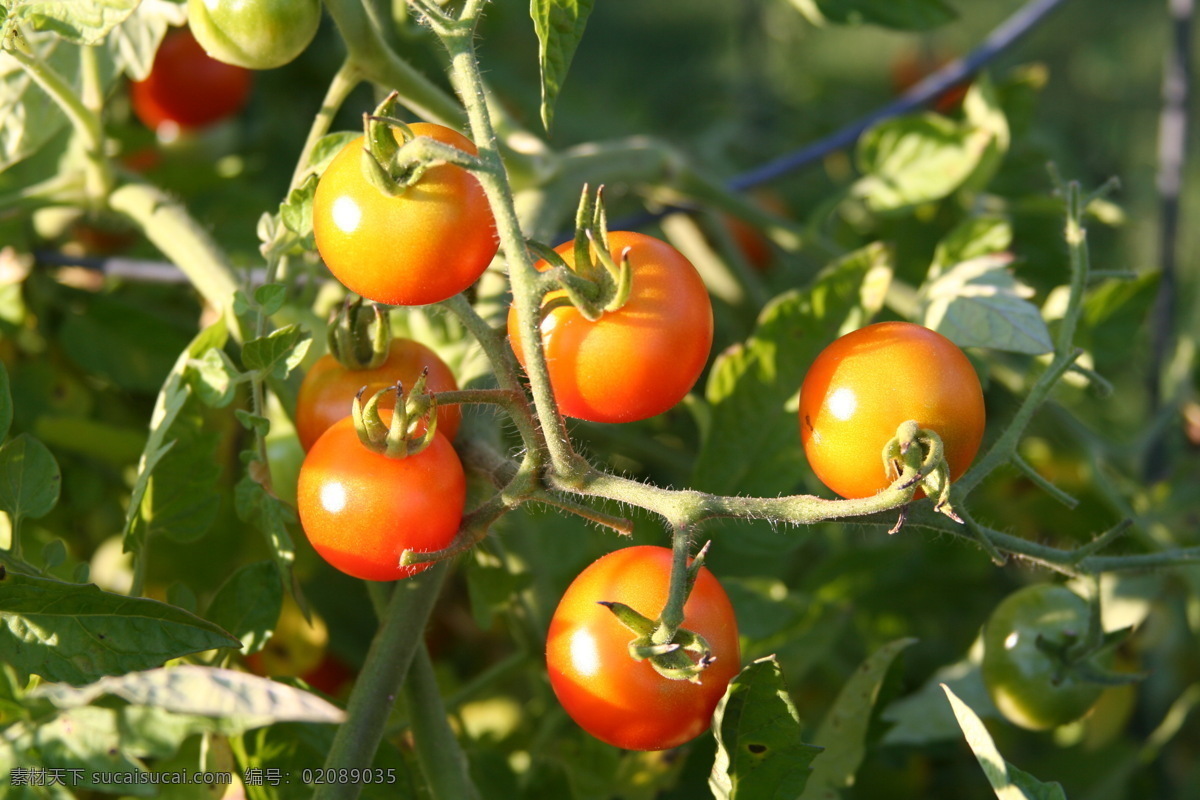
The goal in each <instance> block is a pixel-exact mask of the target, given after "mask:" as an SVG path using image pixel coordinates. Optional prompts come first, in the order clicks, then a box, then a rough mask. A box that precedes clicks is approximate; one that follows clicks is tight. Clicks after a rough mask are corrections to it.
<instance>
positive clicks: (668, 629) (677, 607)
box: [651, 528, 692, 644]
mask: <svg viewBox="0 0 1200 800" xmlns="http://www.w3.org/2000/svg"><path fill="white" fill-rule="evenodd" d="M691 548H692V536H691V530H690V529H689V528H675V529H673V530H672V531H671V582H670V585H669V588H668V589H667V604H666V605H665V606H664V607H663V610H662V614H660V615H659V618H658V619H659V626H658V627H657V628H655V629H654V633H653V634H652V635H651V641H653V642H654V643H655V644H666V643H668V642H670V641H672V640H674V638H675V633H676V632H677V631H678V630H679V628H680V627H681V626H682V625H683V604H684V603H686V602H687V596H688V588H689V587H688V574H687V572H688V557H689V556H691Z"/></svg>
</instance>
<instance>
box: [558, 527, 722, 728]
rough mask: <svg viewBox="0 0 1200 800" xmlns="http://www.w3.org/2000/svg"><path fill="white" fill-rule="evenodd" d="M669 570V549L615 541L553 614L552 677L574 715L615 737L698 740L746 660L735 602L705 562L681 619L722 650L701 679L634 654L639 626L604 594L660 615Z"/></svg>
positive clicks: (644, 612)
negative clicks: (661, 669) (673, 676)
mask: <svg viewBox="0 0 1200 800" xmlns="http://www.w3.org/2000/svg"><path fill="white" fill-rule="evenodd" d="M670 579H671V551H670V549H668V548H666V547H651V546H646V545H643V546H639V547H626V548H623V549H621V550H616V551H613V552H612V553H609V554H608V555H606V556H603V557H602V558H600V559H599V560H597V561H595V562H593V563H592V564H591V565H590V566H589V567H588V568H587V569H585V570H584V571H583V572H581V573H579V575H578V576H577V577H576V578H575V580H574V581H572V583H571V585H570V586H569V587H568V588H567V591H566V593H565V594H563V596H562V600H560V601H559V604H558V608H557V609H556V610H555V611H554V616H553V617H552V618H551V619H550V630H549V632H548V634H547V637H546V670H547V674H548V675H549V677H550V686H551V687H553V689H554V694H555V696H557V697H558V701H559V702H560V703H562V706H563V708H564V709H565V710H566V712H567V713H568V714H570V715H571V719H573V720H575V721H576V722H577V723H579V726H580V727H581V728H583V729H584V730H585V731H587V732H588V733H590V734H591V735H592V736H595V737H596V738H597V739H600V740H601V741H604V742H608V743H609V744H611V745H615V746H617V747H624V748H626V749H628V750H666V749H668V748H671V747H678V746H679V745H681V744H683V743H685V742H688V741H691V740H692V739H695V738H696V737H697V736H699V735H700V734H702V733H704V731H706V730H708V726H709V723H710V722H711V721H712V715H713V711H714V709H716V707H717V702H718V701H720V699H721V696H722V695H724V694H725V687H726V686H728V685H729V682H730V681H731V680H733V678H734V677H735V676H736V675H737V674H738V671H739V669H740V667H741V665H740V663H739V662H740V653H739V650H738V628H737V619H736V618H735V617H734V613H733V606H732V605H731V604H730V602H729V597H728V595H726V594H725V590H724V589H723V588H722V587H721V584H720V582H718V581H717V579H716V578H715V577H714V576H713V574H712V573H711V572H709V571H708V570H707V569H705V568H701V570H700V573H699V575H698V576H697V578H696V584H695V586H694V587H693V588H692V593H691V594H690V595H689V596H688V599H687V602H686V603H684V606H683V615H684V619H683V627H684V628H687V629H688V630H690V631H694V632H695V633H698V634H700V635H701V636H703V637H704V639H705V641H707V642H708V646H709V647H710V648H712V655H713V657H714V658H715V659H716V660H715V661H713V663H712V665H711V666H709V667H708V669H706V670H704V671H703V672H702V673H700V682H699V683H690V682H688V681H674V680H669V679H667V678H664V677H663V676H662V675H659V674H658V673H657V672H655V671H654V667H652V666H651V665H650V663H649V662H647V661H634V660H633V659H632V658H631V657H630V655H629V642H630V641H631V640H632V639H633V638H635V634H634V633H633V632H632V631H630V630H629V628H627V627H625V626H624V625H623V624H622V623H621V622H620V621H619V620H618V619H617V618H616V617H615V616H613V613H612V612H611V611H609V610H608V609H607V608H605V607H604V606H602V605H600V603H601V602H610V603H614V602H615V603H624V604H625V605H627V606H629V607H631V608H633V609H634V610H635V611H637V612H639V613H641V614H642V615H643V616H645V617H648V618H650V619H653V618H655V617H657V616H658V615H659V614H660V613H661V612H662V609H663V606H664V604H665V603H666V602H667V588H668V584H669V583H670Z"/></svg>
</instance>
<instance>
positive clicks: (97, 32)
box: [9, 0, 138, 45]
mask: <svg viewBox="0 0 1200 800" xmlns="http://www.w3.org/2000/svg"><path fill="white" fill-rule="evenodd" d="M137 4H138V0H89V2H86V3H80V2H78V0H20V2H15V3H12V4H10V8H9V15H10V16H11V17H12V18H14V19H16V20H17V21H19V22H22V23H24V24H27V25H30V26H32V27H33V29H34V30H37V31H52V32H54V33H56V34H58V35H59V36H61V37H62V38H64V39H66V40H67V41H69V42H72V43H73V44H82V45H93V44H99V43H100V42H101V41H103V39H104V37H105V36H107V35H108V33H109V31H111V30H112V29H113V28H115V27H116V26H117V25H119V24H121V23H122V22H123V21H124V20H125V18H126V17H128V16H129V15H130V14H131V13H133V10H134V8H136V7H137Z"/></svg>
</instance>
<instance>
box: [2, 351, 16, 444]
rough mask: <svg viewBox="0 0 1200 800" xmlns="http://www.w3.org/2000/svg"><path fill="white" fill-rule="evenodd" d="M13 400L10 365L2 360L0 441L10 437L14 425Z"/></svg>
mask: <svg viewBox="0 0 1200 800" xmlns="http://www.w3.org/2000/svg"><path fill="white" fill-rule="evenodd" d="M12 420H13V402H12V390H11V389H10V388H9V385H8V367H6V366H4V363H3V362H0V442H3V441H4V440H5V438H7V437H8V429H9V428H11V427H12Z"/></svg>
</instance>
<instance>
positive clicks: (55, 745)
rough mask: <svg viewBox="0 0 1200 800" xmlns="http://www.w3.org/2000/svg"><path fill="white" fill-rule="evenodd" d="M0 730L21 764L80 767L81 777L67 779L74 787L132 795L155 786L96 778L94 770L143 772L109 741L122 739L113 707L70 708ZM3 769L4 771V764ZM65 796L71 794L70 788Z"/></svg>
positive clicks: (0, 754) (146, 793)
mask: <svg viewBox="0 0 1200 800" xmlns="http://www.w3.org/2000/svg"><path fill="white" fill-rule="evenodd" d="M4 733H5V736H4V738H5V739H6V740H8V741H9V742H11V743H12V745H13V749H14V750H15V751H16V753H18V754H20V761H19V766H34V765H36V766H38V767H40V768H51V767H52V768H55V769H63V770H78V772H77V773H75V774H77V775H78V777H79V782H78V783H75V782H74V781H71V783H70V784H69V785H71V786H73V787H74V788H78V789H96V790H100V791H108V792H113V793H121V794H124V795H126V796H129V795H133V796H136V797H153V796H154V792H155V787H154V786H151V785H149V784H137V783H130V784H128V785H121V786H117V785H114V784H102V783H97V782H96V779H95V776H97V775H98V774H100V773H108V774H112V773H122V774H124V775H131V776H133V775H137V774H139V773H142V772H145V770H144V769H143V768H142V765H141V764H139V763H138V762H137V761H135V760H134V759H133V758H131V757H130V756H129V755H128V754H127V753H126V752H125V751H124V750H123V749H121V748H117V747H114V746H113V744H114V742H119V741H121V733H122V732H121V718H120V714H119V713H118V712H116V711H114V710H113V709H111V708H95V707H84V708H73V709H70V710H69V711H61V712H59V713H57V714H52V715H50V716H46V717H41V718H38V719H36V720H33V721H32V722H25V721H22V722H18V723H16V724H15V725H12V726H11V727H9V728H7V729H6V730H5V732H4ZM3 754H4V751H3V750H0V757H3ZM66 774H67V775H71V773H66ZM4 775H5V777H6V778H7V777H8V775H9V773H8V771H7V770H6V771H5V773H4ZM18 796H21V797H43V796H46V795H31V794H27V795H18ZM59 796H61V795H59ZM67 796H68V797H74V795H73V794H69V795H67Z"/></svg>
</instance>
